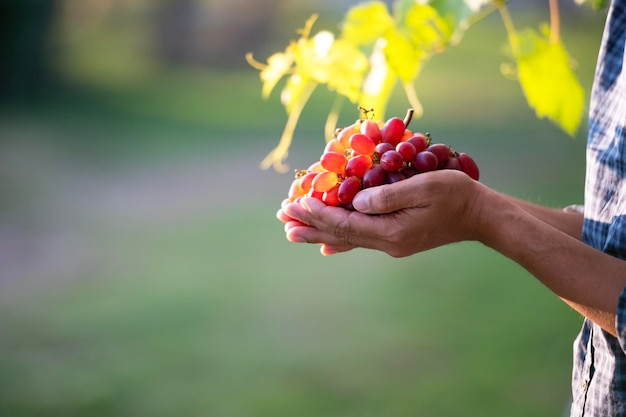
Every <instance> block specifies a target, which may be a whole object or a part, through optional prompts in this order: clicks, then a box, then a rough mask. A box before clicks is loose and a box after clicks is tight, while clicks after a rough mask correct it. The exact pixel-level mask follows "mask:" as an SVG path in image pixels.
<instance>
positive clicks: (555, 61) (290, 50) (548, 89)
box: [246, 0, 606, 172]
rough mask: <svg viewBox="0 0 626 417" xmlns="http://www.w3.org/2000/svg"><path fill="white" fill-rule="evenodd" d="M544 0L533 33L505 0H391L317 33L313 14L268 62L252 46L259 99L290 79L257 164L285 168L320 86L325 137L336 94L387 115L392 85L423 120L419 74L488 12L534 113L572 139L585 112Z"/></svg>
mask: <svg viewBox="0 0 626 417" xmlns="http://www.w3.org/2000/svg"><path fill="white" fill-rule="evenodd" d="M547 1H548V2H549V6H550V7H549V11H550V23H549V24H545V25H543V26H541V27H540V28H539V30H536V29H533V28H524V29H522V30H517V29H516V28H515V25H514V23H513V19H512V17H511V15H510V12H509V9H508V8H507V6H506V3H507V1H506V0H428V1H416V0H395V1H394V2H393V6H392V10H391V11H390V10H389V9H388V7H387V5H386V4H385V3H383V2H381V1H376V0H374V1H368V2H364V3H359V4H357V5H355V6H353V7H351V8H350V9H349V10H348V11H347V13H346V15H345V17H344V19H343V21H342V22H341V24H340V31H339V33H337V34H335V33H332V32H330V31H326V30H323V31H319V32H317V33H316V34H314V35H313V26H314V24H315V21H316V19H317V16H316V15H314V16H312V17H311V18H309V19H308V20H307V21H306V22H305V24H304V27H303V28H302V29H300V30H299V31H298V32H297V33H298V34H299V35H300V38H299V39H297V40H293V41H291V42H290V43H289V45H288V46H287V47H286V49H285V50H284V51H281V52H277V53H274V54H273V55H271V56H270V57H269V58H268V60H267V62H266V63H262V62H259V61H257V60H256V59H255V58H254V57H253V55H252V53H248V54H247V55H246V59H247V61H248V63H249V64H250V65H251V66H253V67H254V68H256V69H258V70H259V71H260V79H261V82H262V96H263V98H265V99H267V98H269V96H270V94H271V92H272V91H273V90H274V88H275V87H276V85H277V84H278V83H279V82H280V81H281V79H283V78H286V82H285V84H284V87H283V88H282V91H281V94H280V99H281V102H282V104H283V105H284V107H285V109H286V111H287V115H288V116H287V121H286V124H285V127H284V129H283V133H282V135H281V138H280V140H279V143H278V145H277V146H276V147H275V148H274V149H273V150H272V151H271V152H270V153H269V154H268V155H267V156H266V157H265V159H263V161H262V162H261V168H262V169H268V168H270V167H273V168H274V169H275V170H277V171H279V172H285V171H286V170H287V169H288V166H287V165H286V164H285V161H286V159H287V156H288V153H289V147H290V146H291V142H292V139H293V135H294V132H295V129H296V126H297V123H298V119H299V117H300V115H301V113H302V111H303V109H304V106H305V104H306V103H307V101H308V100H309V98H310V97H311V94H312V93H313V91H314V90H315V89H316V88H317V86H319V85H325V86H326V87H327V88H328V89H329V90H330V91H333V92H335V93H336V94H337V97H338V101H337V104H336V105H335V106H333V108H332V109H331V110H330V112H329V115H328V118H327V121H326V125H325V132H324V134H325V137H326V140H330V138H332V137H333V135H334V131H335V126H336V122H337V120H338V115H339V112H340V108H341V105H340V103H341V101H342V100H346V99H347V100H348V101H350V102H351V103H353V104H355V105H358V106H361V107H362V108H368V109H369V108H373V109H376V113H377V116H378V117H384V114H385V110H386V107H387V103H388V101H389V99H390V96H391V93H392V91H393V89H394V88H395V87H396V86H397V85H398V84H399V85H401V87H402V88H403V90H404V92H405V94H406V97H407V100H408V102H409V104H410V106H411V107H412V108H413V109H414V116H415V117H418V118H419V117H420V116H421V115H422V111H423V109H422V105H421V103H420V100H419V98H418V95H417V92H416V90H415V81H416V79H417V78H418V77H419V74H420V72H421V71H422V69H423V67H424V65H425V64H426V63H427V62H428V60H429V59H430V58H431V57H432V56H434V55H436V54H439V53H442V52H444V51H445V50H446V49H447V48H449V47H451V46H454V45H456V44H458V43H459V42H460V41H461V39H462V37H463V34H464V32H465V31H466V30H467V29H468V28H470V27H471V26H472V25H474V24H477V23H478V22H480V20H481V19H482V18H483V17H485V16H487V15H489V14H491V13H494V12H497V13H499V15H500V16H501V18H502V22H503V24H504V27H505V29H506V32H507V37H508V44H509V48H508V50H509V58H510V60H511V63H510V65H508V66H504V67H503V71H504V72H506V73H507V75H509V76H512V77H515V78H516V79H517V80H518V81H519V84H520V86H521V89H522V91H523V93H524V96H525V98H526V101H527V103H528V105H529V106H530V107H531V108H533V109H534V110H535V113H536V115H537V117H539V118H548V119H549V120H551V121H552V122H553V123H554V124H555V125H557V126H558V127H559V128H561V129H562V130H564V131H565V132H567V133H568V134H569V135H572V136H573V135H574V134H575V133H576V131H577V130H578V127H579V125H580V122H581V120H582V117H583V110H584V100H585V97H584V90H583V88H582V86H581V85H580V82H579V81H578V79H577V78H576V75H575V74H574V71H573V68H572V66H571V62H572V60H571V59H570V56H569V54H568V52H567V50H566V49H565V46H564V45H563V42H562V40H561V37H560V29H559V28H560V21H559V20H560V16H559V9H558V3H557V0H547ZM576 3H587V4H589V5H591V6H592V7H593V8H596V9H599V8H602V7H605V6H606V0H576Z"/></svg>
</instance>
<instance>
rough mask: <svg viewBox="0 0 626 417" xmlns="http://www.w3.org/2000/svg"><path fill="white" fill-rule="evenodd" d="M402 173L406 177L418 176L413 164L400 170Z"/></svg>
mask: <svg viewBox="0 0 626 417" xmlns="http://www.w3.org/2000/svg"><path fill="white" fill-rule="evenodd" d="M400 172H401V173H402V174H403V175H404V176H405V177H406V178H411V177H412V176H413V175H415V174H418V172H417V169H415V166H414V165H413V164H411V165H407V166H405V167H404V168H402V169H401V170H400Z"/></svg>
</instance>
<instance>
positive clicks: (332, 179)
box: [311, 171, 339, 193]
mask: <svg viewBox="0 0 626 417" xmlns="http://www.w3.org/2000/svg"><path fill="white" fill-rule="evenodd" d="M337 182H339V178H338V177H337V174H336V173H334V172H331V171H326V172H320V173H318V174H317V175H316V176H315V178H313V182H312V183H311V185H312V188H311V189H312V190H313V191H317V192H320V193H324V192H326V191H328V190H330V189H331V188H333V187H334V186H335V185H336V184H337Z"/></svg>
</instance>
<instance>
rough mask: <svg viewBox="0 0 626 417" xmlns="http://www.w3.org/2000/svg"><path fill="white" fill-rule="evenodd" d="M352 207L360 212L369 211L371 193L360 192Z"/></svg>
mask: <svg viewBox="0 0 626 417" xmlns="http://www.w3.org/2000/svg"><path fill="white" fill-rule="evenodd" d="M352 206H353V207H354V208H355V209H357V210H358V211H368V210H369V209H370V193H368V192H367V191H361V192H359V193H358V194H357V195H356V196H355V197H354V200H352Z"/></svg>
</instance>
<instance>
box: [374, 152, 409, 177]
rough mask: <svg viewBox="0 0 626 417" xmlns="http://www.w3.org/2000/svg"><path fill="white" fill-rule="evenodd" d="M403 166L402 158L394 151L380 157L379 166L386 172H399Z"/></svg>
mask: <svg viewBox="0 0 626 417" xmlns="http://www.w3.org/2000/svg"><path fill="white" fill-rule="evenodd" d="M403 164H404V158H403V157H402V155H401V154H400V152H398V151H396V150H391V151H387V152H385V153H384V154H382V156H381V157H380V166H381V167H382V168H383V169H384V170H385V171H387V172H395V171H399V170H400V168H402V165H403Z"/></svg>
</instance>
